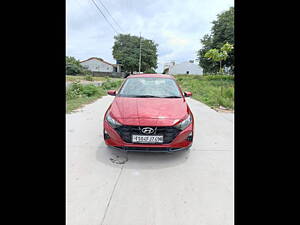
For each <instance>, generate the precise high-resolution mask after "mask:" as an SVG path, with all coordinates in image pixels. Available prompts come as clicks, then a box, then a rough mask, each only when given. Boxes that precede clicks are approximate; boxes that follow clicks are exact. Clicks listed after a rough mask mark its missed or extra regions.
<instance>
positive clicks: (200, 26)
mask: <svg viewBox="0 0 300 225" xmlns="http://www.w3.org/2000/svg"><path fill="white" fill-rule="evenodd" d="M94 1H96V2H97V3H98V6H99V7H100V8H101V10H102V11H103V13H104V14H105V15H106V17H107V19H109V21H110V22H111V23H112V24H113V25H115V26H114V27H115V29H118V26H117V25H116V24H114V22H113V21H112V20H111V18H110V16H109V15H108V14H107V12H106V11H105V9H104V8H103V7H102V6H101V4H100V3H99V0H94ZM101 1H102V3H103V4H104V5H105V6H106V8H107V9H108V10H109V11H110V13H111V15H112V16H113V17H114V19H115V20H116V21H117V23H118V24H119V25H120V26H121V28H122V29H123V31H124V33H130V34H131V35H137V36H138V35H139V32H141V33H142V36H143V37H145V38H147V39H151V40H153V41H154V42H155V43H157V44H158V45H159V46H158V55H159V57H158V62H159V64H158V69H157V72H162V66H163V64H164V63H166V62H168V61H170V60H175V61H177V62H181V61H187V60H189V59H195V58H196V52H197V50H199V49H200V48H201V43H200V39H201V38H202V37H203V36H204V35H205V34H207V33H209V32H210V29H211V26H212V24H211V22H212V21H213V20H215V19H216V16H217V14H219V13H221V12H223V11H225V10H227V9H229V7H230V6H233V5H234V1H233V0H186V1H180V0H169V1H159V0H113V1H109V0H101ZM66 4H67V33H66V36H67V40H66V47H67V55H71V56H74V57H76V58H78V59H80V60H83V59H86V58H89V57H93V56H95V57H100V58H103V59H105V60H107V61H109V62H112V63H114V62H115V60H114V59H113V56H112V46H113V43H114V38H113V37H114V35H115V33H114V31H113V29H112V28H111V27H110V26H109V24H108V23H107V22H106V20H105V19H104V18H103V16H102V15H101V14H100V13H99V12H97V9H96V8H95V6H94V5H93V2H92V1H91V0H67V3H66ZM118 30H119V32H121V30H120V29H118Z"/></svg>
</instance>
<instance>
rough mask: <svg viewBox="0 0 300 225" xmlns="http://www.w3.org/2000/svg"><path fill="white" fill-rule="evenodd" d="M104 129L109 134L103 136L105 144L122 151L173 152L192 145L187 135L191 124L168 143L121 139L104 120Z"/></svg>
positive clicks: (191, 128) (190, 131)
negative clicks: (128, 141)
mask: <svg viewBox="0 0 300 225" xmlns="http://www.w3.org/2000/svg"><path fill="white" fill-rule="evenodd" d="M103 123H104V130H105V131H106V133H107V134H108V135H109V138H108V139H106V138H105V144H106V145H108V146H110V147H113V148H115V149H119V150H124V151H149V152H175V151H181V150H186V149H188V148H189V147H190V146H191V145H192V141H190V140H188V136H189V134H190V133H192V132H193V124H190V125H189V126H188V127H187V128H186V129H184V130H183V131H181V132H180V133H179V134H178V135H177V136H176V137H175V138H174V139H173V141H172V142H170V143H168V144H136V143H127V142H125V141H123V139H122V138H121V137H120V135H119V134H118V132H117V131H116V130H114V129H113V128H112V127H111V126H110V125H109V124H108V122H107V121H105V120H104V122H103Z"/></svg>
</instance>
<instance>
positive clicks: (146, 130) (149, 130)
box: [142, 127, 154, 134]
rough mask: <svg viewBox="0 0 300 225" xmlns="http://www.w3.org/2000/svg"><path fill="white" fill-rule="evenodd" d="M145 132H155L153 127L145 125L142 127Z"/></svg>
mask: <svg viewBox="0 0 300 225" xmlns="http://www.w3.org/2000/svg"><path fill="white" fill-rule="evenodd" d="M142 132H143V134H153V133H154V129H153V128H151V127H145V128H143V129H142Z"/></svg>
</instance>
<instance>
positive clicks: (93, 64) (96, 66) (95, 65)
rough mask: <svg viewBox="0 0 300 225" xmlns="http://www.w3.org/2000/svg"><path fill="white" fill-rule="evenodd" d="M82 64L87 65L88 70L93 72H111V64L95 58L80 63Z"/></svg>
mask: <svg viewBox="0 0 300 225" xmlns="http://www.w3.org/2000/svg"><path fill="white" fill-rule="evenodd" d="M80 64H81V65H82V66H84V67H87V69H88V70H91V71H95V72H113V66H111V65H108V64H106V63H104V62H101V61H99V60H97V59H91V60H88V61H85V62H81V63H80Z"/></svg>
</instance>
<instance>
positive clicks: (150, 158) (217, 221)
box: [66, 96, 233, 225]
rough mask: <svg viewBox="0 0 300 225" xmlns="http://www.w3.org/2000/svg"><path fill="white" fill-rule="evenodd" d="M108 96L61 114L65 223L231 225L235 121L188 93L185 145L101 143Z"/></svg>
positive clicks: (89, 224)
mask: <svg viewBox="0 0 300 225" xmlns="http://www.w3.org/2000/svg"><path fill="white" fill-rule="evenodd" d="M112 99H113V97H112V96H105V97H103V98H102V99H100V100H98V101H96V102H95V103H93V104H90V105H87V106H86V107H84V108H83V109H81V110H79V111H78V112H76V113H73V114H68V115H67V116H66V121H67V129H66V136H67V225H154V224H155V225H198V224H199V225H232V224H233V120H230V119H228V118H226V117H224V116H223V115H221V114H219V113H217V112H215V111H214V110H212V109H210V108H209V107H207V106H206V105H204V104H202V103H200V102H198V101H196V100H193V99H188V103H189V105H190V107H191V109H192V111H193V113H194V117H195V124H196V130H195V137H194V144H193V146H192V148H191V149H190V151H189V152H176V153H173V154H168V153H138V152H134V153H128V154H126V153H123V152H118V151H116V150H110V149H108V148H107V147H106V146H105V144H104V143H103V137H102V118H103V115H104V113H105V110H106V108H107V107H108V106H109V104H110V103H111V101H112ZM227 117H230V116H228V115H227ZM232 118H233V117H232Z"/></svg>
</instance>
